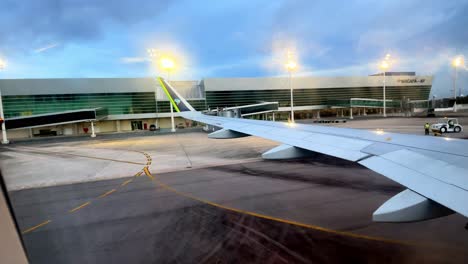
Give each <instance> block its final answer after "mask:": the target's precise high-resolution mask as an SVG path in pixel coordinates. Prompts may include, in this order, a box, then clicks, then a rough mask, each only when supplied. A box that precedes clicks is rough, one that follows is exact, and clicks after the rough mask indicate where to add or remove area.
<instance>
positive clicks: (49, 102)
mask: <svg viewBox="0 0 468 264" xmlns="http://www.w3.org/2000/svg"><path fill="white" fill-rule="evenodd" d="M430 90H431V86H430V85H429V86H413V87H412V86H405V87H403V86H401V87H387V99H389V100H401V99H403V98H409V99H410V100H427V99H428V97H429V93H430ZM205 96H206V100H205V99H200V98H197V99H192V100H188V102H189V103H190V104H191V105H192V106H193V107H194V108H195V109H196V110H198V111H202V110H206V109H207V108H208V107H210V108H216V107H233V106H243V105H249V104H256V103H261V102H278V103H279V107H288V106H290V91H289V89H282V90H242V91H240V90H231V91H206V92H205ZM189 98H190V97H189ZM350 98H372V99H382V87H353V88H322V89H295V90H294V105H295V106H311V105H330V106H338V105H339V104H341V103H342V102H343V100H348V102H349V99H350ZM3 104H4V109H5V117H6V118H12V117H19V116H30V115H39V114H47V113H57V112H64V111H70V110H79V109H89V108H103V109H106V110H107V111H108V114H109V115H125V114H145V113H168V112H170V109H169V102H168V101H166V100H157V101H155V96H154V93H153V92H127V93H80V94H48V95H10V96H3Z"/></svg>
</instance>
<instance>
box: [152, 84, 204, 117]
mask: <svg viewBox="0 0 468 264" xmlns="http://www.w3.org/2000/svg"><path fill="white" fill-rule="evenodd" d="M158 81H159V84H160V85H161V87H162V88H163V90H164V92H165V93H166V96H167V97H168V98H169V101H170V102H171V103H172V106H174V109H175V110H176V111H177V112H187V111H191V112H194V111H195V109H194V108H193V107H192V106H191V105H190V104H189V103H188V102H187V100H185V98H183V97H182V96H181V95H180V94H179V93H178V92H177V91H176V90H175V89H174V88H173V87H172V86H171V85H170V84H169V83H167V82H166V80H164V79H163V78H162V77H158Z"/></svg>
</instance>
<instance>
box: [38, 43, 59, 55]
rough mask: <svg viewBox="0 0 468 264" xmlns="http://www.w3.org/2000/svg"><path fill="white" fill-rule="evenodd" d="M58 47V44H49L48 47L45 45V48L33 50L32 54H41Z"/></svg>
mask: <svg viewBox="0 0 468 264" xmlns="http://www.w3.org/2000/svg"><path fill="white" fill-rule="evenodd" d="M58 45H59V44H58V43H53V44H49V45H47V46H45V47H42V48H38V49H35V50H34V52H35V53H41V52H44V51H46V50H49V49H53V48H55V47H57V46H58Z"/></svg>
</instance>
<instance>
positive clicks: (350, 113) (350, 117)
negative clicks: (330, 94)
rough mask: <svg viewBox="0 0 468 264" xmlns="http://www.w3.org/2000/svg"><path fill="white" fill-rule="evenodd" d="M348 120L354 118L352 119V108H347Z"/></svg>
mask: <svg viewBox="0 0 468 264" xmlns="http://www.w3.org/2000/svg"><path fill="white" fill-rule="evenodd" d="M349 119H354V117H353V108H352V107H350V108H349Z"/></svg>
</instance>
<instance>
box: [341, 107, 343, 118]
mask: <svg viewBox="0 0 468 264" xmlns="http://www.w3.org/2000/svg"><path fill="white" fill-rule="evenodd" d="M341 117H344V109H343V108H341Z"/></svg>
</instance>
